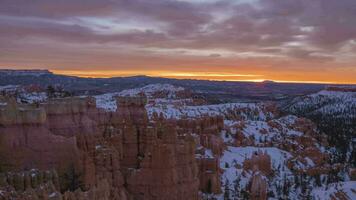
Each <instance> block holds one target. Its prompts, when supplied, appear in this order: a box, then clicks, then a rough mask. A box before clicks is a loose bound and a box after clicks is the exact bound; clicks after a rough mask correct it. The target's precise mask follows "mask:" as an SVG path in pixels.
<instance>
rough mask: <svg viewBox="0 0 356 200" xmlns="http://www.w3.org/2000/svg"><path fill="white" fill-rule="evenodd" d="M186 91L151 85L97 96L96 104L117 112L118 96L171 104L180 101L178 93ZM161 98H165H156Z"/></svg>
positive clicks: (178, 88)
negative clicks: (145, 98)
mask: <svg viewBox="0 0 356 200" xmlns="http://www.w3.org/2000/svg"><path fill="white" fill-rule="evenodd" d="M182 91H184V88H182V87H176V86H174V85H170V84H149V85H146V86H144V87H142V88H134V89H129V90H123V91H121V92H114V93H107V94H102V95H97V96H95V99H96V104H97V107H98V108H103V109H105V110H107V111H115V110H116V99H115V97H117V96H130V97H132V96H140V95H145V96H147V97H148V98H149V99H154V100H155V101H160V102H159V103H163V102H165V103H167V102H168V103H169V102H172V103H173V102H174V101H178V100H175V99H176V98H177V93H178V92H182ZM157 95H158V96H160V97H164V98H157V97H155V96H157Z"/></svg>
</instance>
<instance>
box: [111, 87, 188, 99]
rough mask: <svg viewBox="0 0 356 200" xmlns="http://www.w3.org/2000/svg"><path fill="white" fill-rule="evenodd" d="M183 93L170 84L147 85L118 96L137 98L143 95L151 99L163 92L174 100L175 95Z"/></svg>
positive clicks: (125, 91) (180, 88)
mask: <svg viewBox="0 0 356 200" xmlns="http://www.w3.org/2000/svg"><path fill="white" fill-rule="evenodd" d="M180 91H184V88H183V87H177V86H174V85H171V84H149V85H146V86H144V87H142V88H134V89H129V90H124V91H122V92H120V93H119V94H118V95H119V96H137V95H139V94H145V95H146V96H148V97H152V96H153V95H154V94H155V93H157V92H163V93H165V94H167V97H168V98H175V97H176V93H177V92H180Z"/></svg>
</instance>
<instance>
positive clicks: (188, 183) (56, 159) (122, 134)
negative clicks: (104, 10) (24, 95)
mask: <svg viewBox="0 0 356 200" xmlns="http://www.w3.org/2000/svg"><path fill="white" fill-rule="evenodd" d="M117 102H118V109H117V112H111V113H110V112H104V111H102V110H100V109H97V108H96V105H95V102H94V101H93V100H92V99H91V98H79V97H76V98H66V99H52V100H50V101H48V102H46V103H43V104H37V105H22V104H16V103H9V104H6V105H5V106H2V107H1V109H0V125H1V126H0V142H1V146H0V147H1V148H0V156H1V162H0V167H1V168H0V169H1V171H5V172H8V173H10V174H6V175H2V176H1V177H6V178H2V180H1V184H0V189H1V191H7V192H4V195H5V194H6V196H4V197H3V198H4V199H11V198H12V199H58V200H60V199H63V200H77V199H78V200H79V199H90V200H106V199H115V200H126V199H144V200H151V199H152V200H153V199H155V200H156V199H162V200H163V199H177V200H179V199H189V200H190V199H191V200H197V199H199V193H198V192H199V187H200V186H199V183H200V179H199V168H198V162H197V159H196V158H195V145H196V142H195V140H194V138H193V136H192V135H191V134H190V132H187V134H185V133H184V134H183V133H182V130H180V131H179V130H178V129H181V128H178V127H179V126H177V123H176V122H172V121H151V122H149V121H148V116H147V113H146V110H145V107H144V106H145V103H146V99H145V98H144V97H121V98H118V99H117ZM186 131H187V130H186ZM206 131H207V132H208V131H209V130H208V129H207V130H206ZM178 132H179V133H178ZM211 141H213V142H210V143H209V142H208V143H207V145H209V146H211V147H213V146H214V142H215V141H214V140H213V139H212V140H211ZM214 148H215V149H216V150H215V151H216V153H220V152H221V151H220V150H219V149H218V147H214ZM215 168H216V171H218V168H217V167H216V166H215ZM28 169H38V173H34V171H33V170H32V171H28ZM48 170H50V171H51V173H46V171H48ZM42 171H44V172H43V173H44V174H45V177H46V179H45V180H43V178H37V177H42V174H43V173H42ZM52 172H53V173H52ZM11 174H12V175H11ZM29 174H32V175H29ZM37 174H39V175H37ZM47 174H48V175H47ZM53 174H55V175H53ZM32 179H33V180H32ZM216 181H218V179H217V180H216ZM9 195H10V196H9ZM11 195H12V196H11Z"/></svg>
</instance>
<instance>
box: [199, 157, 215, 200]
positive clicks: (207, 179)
mask: <svg viewBox="0 0 356 200" xmlns="http://www.w3.org/2000/svg"><path fill="white" fill-rule="evenodd" d="M198 160H199V179H200V190H201V191H203V192H206V193H214V194H219V193H221V181H220V178H221V177H220V176H221V175H220V171H219V170H220V168H219V159H217V158H199V159H198Z"/></svg>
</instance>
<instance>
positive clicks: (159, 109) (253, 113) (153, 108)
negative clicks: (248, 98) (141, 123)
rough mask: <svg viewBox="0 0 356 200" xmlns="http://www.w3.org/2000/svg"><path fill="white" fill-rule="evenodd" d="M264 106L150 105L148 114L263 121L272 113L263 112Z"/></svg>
mask: <svg viewBox="0 0 356 200" xmlns="http://www.w3.org/2000/svg"><path fill="white" fill-rule="evenodd" d="M262 107H263V104H255V103H227V104H217V105H203V106H175V105H159V104H155V105H148V106H147V107H146V108H147V112H148V114H149V115H150V116H151V115H152V114H153V113H154V112H156V113H158V114H160V113H162V114H163V116H164V117H165V118H182V117H188V118H194V117H202V116H206V115H208V116H217V115H220V116H224V117H225V118H227V119H229V118H230V117H238V116H239V117H241V119H262V120H266V118H268V117H271V115H272V114H271V113H265V112H263V110H262Z"/></svg>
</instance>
